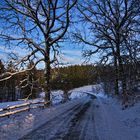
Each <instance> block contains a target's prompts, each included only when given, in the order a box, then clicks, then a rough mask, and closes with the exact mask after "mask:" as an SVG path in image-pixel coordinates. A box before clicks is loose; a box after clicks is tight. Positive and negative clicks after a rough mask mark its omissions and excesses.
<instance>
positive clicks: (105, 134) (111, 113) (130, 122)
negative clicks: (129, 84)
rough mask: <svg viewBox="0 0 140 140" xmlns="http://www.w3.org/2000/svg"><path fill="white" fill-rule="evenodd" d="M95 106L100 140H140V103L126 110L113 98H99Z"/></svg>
mask: <svg viewBox="0 0 140 140" xmlns="http://www.w3.org/2000/svg"><path fill="white" fill-rule="evenodd" d="M95 104H96V108H95V126H96V130H97V134H98V136H99V140H140V133H139V132H140V103H139V104H136V105H135V106H134V107H131V108H129V109H126V110H122V106H121V104H120V102H119V101H117V100H116V99H113V98H108V99H104V98H98V99H96V101H95Z"/></svg>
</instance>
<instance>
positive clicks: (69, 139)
mask: <svg viewBox="0 0 140 140" xmlns="http://www.w3.org/2000/svg"><path fill="white" fill-rule="evenodd" d="M93 109H94V105H93V103H92V101H91V99H88V100H87V99H85V100H84V101H83V102H80V103H78V104H77V105H75V106H74V107H72V108H69V109H68V110H67V111H65V112H63V113H62V114H61V115H59V116H57V117H56V118H55V119H52V120H51V121H49V122H46V123H45V124H44V125H42V126H41V127H39V128H38V129H36V130H35V131H33V132H32V133H30V134H28V135H26V136H25V137H23V138H22V139H21V140H98V138H97V136H96V131H95V127H94V114H93V113H94V112H93V111H94V110H93ZM88 127H89V128H88ZM88 133H89V134H88Z"/></svg>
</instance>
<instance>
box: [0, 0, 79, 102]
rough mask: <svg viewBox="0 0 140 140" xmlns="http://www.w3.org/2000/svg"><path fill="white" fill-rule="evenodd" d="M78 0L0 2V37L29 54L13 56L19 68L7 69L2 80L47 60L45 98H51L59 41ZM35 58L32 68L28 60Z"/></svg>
mask: <svg viewBox="0 0 140 140" xmlns="http://www.w3.org/2000/svg"><path fill="white" fill-rule="evenodd" d="M76 2H77V0H34V1H32V0H23V1H22V0H3V2H2V3H1V4H0V22H1V25H2V27H3V28H2V29H1V33H0V37H1V40H2V41H3V42H4V41H5V44H4V45H5V46H6V47H10V48H12V47H16V48H17V50H20V49H19V48H22V49H23V48H25V49H28V53H27V52H26V53H27V55H23V56H22V57H21V56H20V57H17V56H15V55H14V56H13V58H14V62H15V66H16V67H18V69H19V70H20V72H19V71H17V72H15V73H7V75H8V76H7V77H6V78H5V79H3V80H7V79H9V78H11V77H12V76H13V75H15V74H17V73H22V72H24V71H30V70H31V69H33V68H34V67H35V66H36V65H37V64H38V63H40V62H41V61H43V62H44V63H45V74H44V76H45V81H46V83H45V84H46V85H45V88H46V102H47V101H50V88H51V87H50V75H51V74H50V70H51V64H53V63H55V62H56V61H57V53H58V49H59V47H60V46H59V42H62V41H63V40H64V35H65V33H66V32H67V29H68V27H69V25H70V18H71V15H70V11H71V9H72V8H73V7H74V6H75V4H76ZM52 56H53V57H52ZM32 60H34V66H33V67H32V68H30V69H26V70H25V69H24V70H23V67H27V63H28V62H31V61H32Z"/></svg>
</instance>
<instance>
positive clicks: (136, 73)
mask: <svg viewBox="0 0 140 140" xmlns="http://www.w3.org/2000/svg"><path fill="white" fill-rule="evenodd" d="M33 65H34V63H33V62H31V64H30V65H28V67H27V68H30V67H32V66H33ZM139 66H140V62H138V63H137V64H136V65H135V67H134V65H133V64H125V65H123V67H124V70H125V73H126V77H127V83H126V84H127V87H129V89H131V90H130V92H132V93H134V92H137V91H138V86H139V81H140V69H139ZM132 69H133V71H131V70H132ZM11 71H14V72H15V73H16V71H17V70H16V69H15V68H14V67H13V64H12V62H10V63H9V64H8V65H7V67H6V66H4V64H3V63H2V61H0V75H1V77H0V79H3V78H4V77H3V76H2V74H3V73H6V72H11ZM115 74H116V73H115V66H113V65H112V64H110V65H101V64H100V65H74V66H67V67H60V68H53V69H52V70H51V80H50V84H51V89H52V90H63V91H64V93H67V92H68V91H69V90H71V89H73V88H77V87H81V86H84V85H93V84H97V83H102V84H103V85H104V90H105V92H106V93H107V94H114V92H115V80H116V76H115ZM25 77H27V78H26V79H25ZM130 79H131V80H130ZM118 81H120V84H119V88H120V89H121V87H122V85H121V77H120V76H119V77H118ZM42 88H44V89H45V78H44V70H38V69H37V68H34V69H32V70H31V71H26V70H25V72H23V73H18V74H16V75H14V76H12V77H11V78H9V79H7V80H5V81H3V82H0V101H11V100H17V99H19V98H36V97H38V94H39V93H40V92H41V90H42Z"/></svg>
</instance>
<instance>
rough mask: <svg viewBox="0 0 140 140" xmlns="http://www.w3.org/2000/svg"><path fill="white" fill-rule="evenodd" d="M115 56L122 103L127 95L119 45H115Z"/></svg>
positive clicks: (126, 99) (125, 100)
mask: <svg viewBox="0 0 140 140" xmlns="http://www.w3.org/2000/svg"><path fill="white" fill-rule="evenodd" d="M117 58H118V64H119V75H120V78H121V82H122V96H123V104H125V103H126V102H127V101H128V96H127V92H126V90H127V87H126V75H125V71H124V67H123V62H122V57H121V54H120V47H119V46H117Z"/></svg>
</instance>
